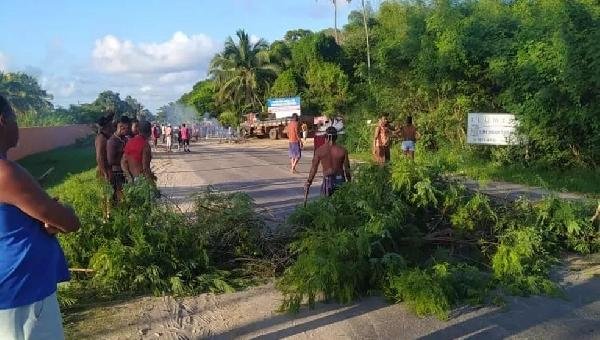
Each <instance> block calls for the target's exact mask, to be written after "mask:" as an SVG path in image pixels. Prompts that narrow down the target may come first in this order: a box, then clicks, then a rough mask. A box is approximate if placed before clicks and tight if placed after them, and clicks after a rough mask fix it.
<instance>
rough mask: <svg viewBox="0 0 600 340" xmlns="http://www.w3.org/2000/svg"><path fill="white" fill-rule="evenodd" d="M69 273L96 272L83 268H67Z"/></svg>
mask: <svg viewBox="0 0 600 340" xmlns="http://www.w3.org/2000/svg"><path fill="white" fill-rule="evenodd" d="M69 271H72V272H75V273H95V272H96V271H95V270H93V269H85V268H69Z"/></svg>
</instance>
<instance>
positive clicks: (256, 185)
mask: <svg viewBox="0 0 600 340" xmlns="http://www.w3.org/2000/svg"><path fill="white" fill-rule="evenodd" d="M285 146H286V145H285V142H281V143H278V144H276V145H272V144H270V145H269V144H267V143H253V144H244V145H229V144H226V145H222V144H210V145H206V144H203V145H196V146H193V147H192V150H193V152H192V153H191V154H182V153H173V154H170V155H166V154H162V153H158V155H157V158H158V161H157V162H156V163H157V164H158V168H157V173H159V185H160V186H161V187H162V190H163V191H164V192H165V193H166V194H168V195H171V196H172V197H173V199H174V200H175V201H177V202H181V203H182V204H183V202H185V200H186V198H187V197H188V196H189V195H190V194H192V193H194V192H197V191H198V190H202V188H204V187H205V186H206V185H213V186H215V187H216V188H219V189H221V190H225V191H231V190H241V191H245V192H248V193H249V194H250V195H251V196H252V197H253V198H254V199H255V201H256V203H257V205H258V206H259V208H261V209H265V211H266V213H268V214H269V215H271V216H272V217H274V218H275V219H277V220H282V219H283V218H284V217H285V216H286V215H287V214H288V213H289V212H290V211H291V210H292V209H293V208H294V207H295V206H296V205H298V204H301V203H302V200H303V193H302V185H303V183H304V181H305V178H306V176H307V171H308V164H309V162H310V157H305V158H303V160H302V162H301V164H300V172H301V174H300V175H291V174H290V173H289V170H288V159H287V152H286V149H285ZM308 153H311V152H308ZM316 182H317V183H318V181H316ZM313 191H314V192H315V193H313V196H314V195H316V192H317V191H318V190H317V187H315V189H314V190H313ZM183 205H184V206H185V204H183ZM184 208H185V207H184ZM574 261H575V260H574ZM577 261H578V260H577ZM569 268H570V270H566V271H564V272H563V273H562V274H561V275H560V278H561V279H560V282H561V284H562V286H563V287H564V289H565V292H566V295H567V298H566V299H551V298H546V297H531V298H519V297H517V298H511V299H510V301H509V303H508V304H507V306H506V307H505V308H494V307H485V308H479V309H467V310H460V311H457V312H456V315H455V317H453V318H452V319H451V320H450V321H447V322H443V321H439V320H437V319H434V318H425V319H420V318H417V317H415V316H414V315H413V314H412V313H411V312H409V311H407V309H406V306H403V305H402V304H395V305H389V304H387V303H386V302H385V301H383V299H381V298H368V299H365V300H362V301H360V302H358V303H356V304H352V305H346V306H340V305H336V304H329V305H319V306H318V307H317V309H316V310H314V311H306V310H305V311H303V312H301V313H300V314H299V315H297V316H295V317H292V316H287V315H278V314H274V313H273V310H274V308H275V307H276V306H277V301H276V300H277V299H280V298H281V296H280V295H279V293H278V292H276V291H275V290H274V289H273V287H272V286H270V285H267V286H261V287H257V288H253V289H251V290H249V291H245V292H238V293H235V294H226V295H223V296H219V297H217V299H218V301H220V302H219V303H221V304H219V303H216V304H215V306H214V307H211V308H210V309H202V308H201V309H200V311H199V316H200V318H197V317H196V318H195V319H194V320H200V319H202V318H203V316H202V315H208V316H211V315H213V316H214V315H220V316H222V317H223V318H224V319H223V320H224V321H223V323H222V324H220V325H219V326H217V325H216V323H215V322H214V321H212V322H204V321H194V323H196V322H200V324H196V325H195V326H194V327H196V328H197V329H202V330H203V336H209V337H215V338H233V337H242V338H255V337H258V338H264V339H266V338H269V339H270V338H281V337H297V338H320V339H330V338H354V339H368V338H371V339H374V338H381V339H407V338H424V339H451V338H479V339H486V340H488V339H499V338H507V337H509V338H536V339H541V338H544V339H594V338H597V339H600V280H599V279H598V278H597V277H598V275H599V274H600V270H599V268H600V258H595V259H593V260H590V262H589V263H587V264H585V265H582V266H581V267H577V266H574V265H573V264H571V266H570V267H569ZM200 298H201V297H200V296H199V297H195V298H193V299H196V300H193V299H192V300H190V301H189V303H190V304H192V305H193V304H195V303H196V302H194V301H198V299H200ZM229 300H232V301H236V302H235V306H233V307H232V306H230V307H225V306H226V305H227V304H226V303H225V302H226V301H229ZM190 308H192V307H190ZM227 308H230V309H227ZM236 311H238V312H240V311H243V313H241V312H240V313H238V314H239V315H236V316H235V318H236V320H233V319H229V320H227V317H228V315H229V316H231V315H232V313H235V312H236ZM150 334H151V333H150ZM189 334H190V335H191V334H192V333H189ZM194 334H198V333H194Z"/></svg>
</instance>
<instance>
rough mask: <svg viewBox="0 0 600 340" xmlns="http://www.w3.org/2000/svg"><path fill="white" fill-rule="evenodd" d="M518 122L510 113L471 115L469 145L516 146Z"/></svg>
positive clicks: (468, 132) (468, 131) (468, 135)
mask: <svg viewBox="0 0 600 340" xmlns="http://www.w3.org/2000/svg"><path fill="white" fill-rule="evenodd" d="M516 128H517V121H516V120H515V115H513V114H508V113H469V118H468V128H467V143H469V144H486V145H516V144H518V143H517V139H516V138H515V137H516Z"/></svg>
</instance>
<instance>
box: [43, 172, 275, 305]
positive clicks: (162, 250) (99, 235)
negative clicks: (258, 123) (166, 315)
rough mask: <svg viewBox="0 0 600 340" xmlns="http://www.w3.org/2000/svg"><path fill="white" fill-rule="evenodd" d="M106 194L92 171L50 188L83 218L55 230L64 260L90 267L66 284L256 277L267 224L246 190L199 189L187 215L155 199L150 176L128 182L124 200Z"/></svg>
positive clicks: (136, 289) (243, 281)
mask: <svg viewBox="0 0 600 340" xmlns="http://www.w3.org/2000/svg"><path fill="white" fill-rule="evenodd" d="M109 193H110V188H107V187H106V185H105V184H104V183H101V182H99V181H97V180H96V179H95V178H94V172H93V171H89V172H86V173H83V174H79V175H75V176H72V177H71V178H69V179H68V180H66V181H65V182H64V183H63V184H62V185H59V186H57V187H55V188H54V189H53V190H52V194H53V195H55V196H57V197H58V198H59V199H60V200H61V201H64V202H66V203H68V204H70V205H72V206H73V207H74V209H75V210H76V212H77V215H78V216H79V217H80V219H81V222H82V227H81V230H80V231H78V232H77V233H73V234H67V235H62V236H61V237H60V242H61V245H62V247H63V249H64V251H65V254H66V256H67V258H68V260H69V264H70V266H71V267H75V268H82V269H89V270H91V274H90V275H89V276H88V277H87V278H86V279H85V280H84V281H82V282H76V283H73V284H70V285H69V286H72V287H76V289H82V288H85V289H93V290H94V291H97V292H105V293H107V294H111V295H114V294H141V293H154V294H167V293H168V294H175V295H180V294H193V293H199V292H206V291H211V292H227V291H232V290H234V289H235V288H238V287H241V286H244V285H247V284H248V283H250V282H252V281H253V280H254V279H255V272H254V271H253V267H252V266H251V264H252V263H255V262H259V261H260V259H261V257H262V256H263V254H265V253H266V251H264V250H263V248H262V247H261V245H262V244H264V242H263V241H262V240H263V237H265V235H264V232H265V228H264V223H263V221H262V220H261V219H260V218H259V217H258V216H257V214H256V213H255V212H254V210H253V203H252V201H251V200H250V198H249V197H248V196H247V195H245V194H241V193H236V194H218V193H214V192H211V191H207V192H203V193H200V194H198V195H197V196H196V198H195V202H196V204H195V209H194V210H193V211H192V212H191V213H189V214H184V213H182V212H181V211H179V210H178V209H177V208H176V207H175V206H173V205H172V204H170V203H168V202H166V201H165V200H161V199H157V197H156V189H155V188H154V187H153V186H152V184H151V183H149V182H140V183H136V184H135V185H127V186H126V187H125V190H124V199H123V200H122V202H120V203H119V204H118V205H116V206H114V207H110V208H109V207H108V203H107V202H108V200H107V197H109V195H108V194H109ZM107 212H108V213H107ZM236 261H241V262H242V263H241V264H236ZM66 296H69V295H68V293H67V295H66Z"/></svg>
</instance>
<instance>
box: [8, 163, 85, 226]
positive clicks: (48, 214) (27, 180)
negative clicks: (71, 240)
mask: <svg viewBox="0 0 600 340" xmlns="http://www.w3.org/2000/svg"><path fill="white" fill-rule="evenodd" d="M0 188H2V190H0V202H4V203H7V204H10V205H14V206H15V207H17V208H19V209H20V210H21V211H23V212H24V213H25V214H27V215H29V216H31V217H32V218H34V219H36V220H38V221H40V222H42V223H44V224H45V227H46V229H47V230H48V232H49V233H56V230H57V229H58V231H60V232H63V233H69V232H73V231H77V230H78V229H79V227H80V226H81V223H80V222H79V218H78V217H77V216H76V215H75V212H74V211H73V209H71V208H70V207H67V206H65V205H62V204H60V203H59V202H58V201H57V200H55V199H52V198H50V196H48V194H47V193H46V192H45V191H44V190H43V189H42V187H40V185H39V184H38V182H37V181H36V180H35V179H34V178H33V177H32V176H31V175H30V174H29V173H28V172H27V171H26V170H24V169H23V168H21V167H19V166H17V165H10V164H6V163H4V164H0Z"/></svg>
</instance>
